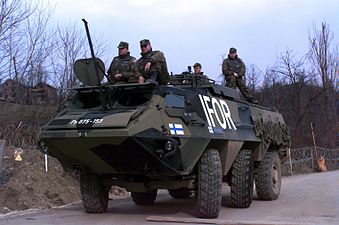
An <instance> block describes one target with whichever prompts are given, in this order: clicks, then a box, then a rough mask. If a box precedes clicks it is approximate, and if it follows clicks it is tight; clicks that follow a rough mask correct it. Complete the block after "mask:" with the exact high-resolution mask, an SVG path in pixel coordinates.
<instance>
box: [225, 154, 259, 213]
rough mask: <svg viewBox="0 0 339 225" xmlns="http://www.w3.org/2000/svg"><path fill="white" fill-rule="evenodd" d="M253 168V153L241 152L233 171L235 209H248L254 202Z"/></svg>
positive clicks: (232, 193) (232, 196)
mask: <svg viewBox="0 0 339 225" xmlns="http://www.w3.org/2000/svg"><path fill="white" fill-rule="evenodd" d="M253 167H254V163H253V159H252V151H251V150H247V149H243V150H241V151H240V152H239V154H238V156H237V157H236V159H235V161H234V162H233V165H232V171H231V185H230V186H231V205H232V207H234V208H248V207H250V205H251V203H252V201H253Z"/></svg>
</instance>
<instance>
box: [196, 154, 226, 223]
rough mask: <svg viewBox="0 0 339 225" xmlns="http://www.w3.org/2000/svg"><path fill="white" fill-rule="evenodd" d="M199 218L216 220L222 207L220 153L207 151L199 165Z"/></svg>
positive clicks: (197, 208) (197, 207)
mask: <svg viewBox="0 0 339 225" xmlns="http://www.w3.org/2000/svg"><path fill="white" fill-rule="evenodd" d="M197 172H198V173H197V175H198V181H197V183H198V184H197V190H196V191H197V202H196V211H197V216H198V217H201V218H216V217H218V215H219V211H220V207H221V197H222V193H221V185H222V171H221V161H220V156H219V152H218V151H217V150H215V149H207V150H206V151H205V152H204V154H203V155H202V157H201V159H200V162H199V164H198V171H197Z"/></svg>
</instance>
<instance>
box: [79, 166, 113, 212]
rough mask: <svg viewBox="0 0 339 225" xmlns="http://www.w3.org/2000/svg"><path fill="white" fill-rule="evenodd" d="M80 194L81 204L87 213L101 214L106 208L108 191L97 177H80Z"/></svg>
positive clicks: (91, 175)
mask: <svg viewBox="0 0 339 225" xmlns="http://www.w3.org/2000/svg"><path fill="white" fill-rule="evenodd" d="M80 192H81V199H82V204H83V206H84V208H85V210H86V212H88V213H103V212H106V211H107V207H108V189H105V188H104V186H103V185H102V181H101V179H100V177H99V176H98V175H95V174H85V173H82V174H81V175H80Z"/></svg>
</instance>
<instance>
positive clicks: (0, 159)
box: [0, 140, 5, 174]
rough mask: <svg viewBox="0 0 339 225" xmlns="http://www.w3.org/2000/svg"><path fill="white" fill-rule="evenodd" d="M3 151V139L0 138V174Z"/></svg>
mask: <svg viewBox="0 0 339 225" xmlns="http://www.w3.org/2000/svg"><path fill="white" fill-rule="evenodd" d="M4 151H5V140H0V174H1V172H2V158H3V156H4Z"/></svg>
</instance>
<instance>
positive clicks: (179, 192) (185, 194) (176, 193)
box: [168, 188, 191, 199]
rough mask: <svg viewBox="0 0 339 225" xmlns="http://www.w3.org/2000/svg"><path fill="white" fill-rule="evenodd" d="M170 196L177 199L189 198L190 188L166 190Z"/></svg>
mask: <svg viewBox="0 0 339 225" xmlns="http://www.w3.org/2000/svg"><path fill="white" fill-rule="evenodd" d="M168 192H169V194H170V196H172V197H173V198H179V199H184V198H189V197H190V196H191V190H190V189H188V188H179V189H176V190H168Z"/></svg>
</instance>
